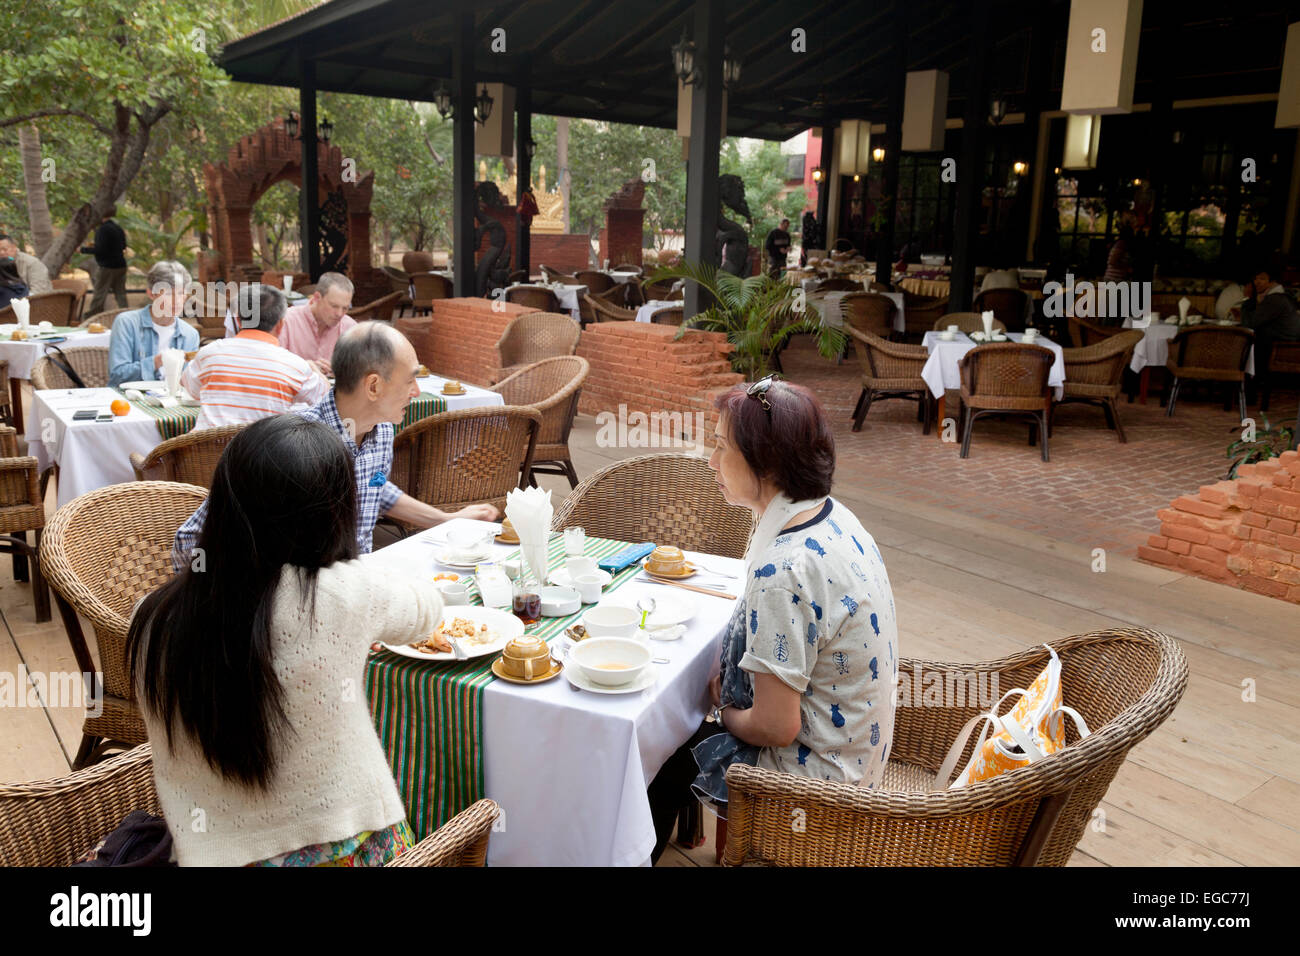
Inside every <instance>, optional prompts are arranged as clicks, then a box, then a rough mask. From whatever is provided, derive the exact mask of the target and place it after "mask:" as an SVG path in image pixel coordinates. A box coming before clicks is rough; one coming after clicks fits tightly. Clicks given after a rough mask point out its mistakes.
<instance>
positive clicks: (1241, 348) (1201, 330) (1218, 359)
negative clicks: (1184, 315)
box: [1169, 325, 1255, 378]
mask: <svg viewBox="0 0 1300 956" xmlns="http://www.w3.org/2000/svg"><path fill="white" fill-rule="evenodd" d="M1254 344H1255V333H1254V332H1253V331H1251V330H1250V329H1243V328H1233V327H1228V328H1224V327H1222V326H1213V325H1211V326H1199V327H1196V326H1194V327H1192V328H1188V329H1183V330H1182V331H1181V332H1179V333H1178V334H1177V335H1175V336H1174V338H1173V341H1171V342H1170V343H1169V358H1170V360H1171V361H1172V362H1173V364H1175V365H1177V366H1178V368H1179V369H1180V372H1179V374H1180V375H1185V376H1186V377H1188V378H1195V377H1196V374H1197V372H1198V371H1200V372H1210V373H1215V374H1214V377H1215V378H1222V377H1223V376H1225V375H1227V376H1231V377H1242V378H1244V377H1245V374H1246V359H1247V357H1248V356H1249V355H1250V349H1251V346H1253V345H1254Z"/></svg>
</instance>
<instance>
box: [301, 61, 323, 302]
mask: <svg viewBox="0 0 1300 956" xmlns="http://www.w3.org/2000/svg"><path fill="white" fill-rule="evenodd" d="M298 130H299V134H298V135H299V139H301V140H302V185H301V187H300V188H299V190H298V229H299V232H300V234H301V236H302V249H301V250H300V251H299V262H300V264H301V268H302V271H303V272H305V273H307V274H308V275H309V276H311V281H312V282H315V281H316V280H317V279H319V278H320V271H321V270H320V196H319V195H318V190H319V188H320V169H319V168H318V165H317V162H316V158H317V157H316V61H315V60H309V59H308V58H307V57H305V56H303V55H301V54H299V59H298Z"/></svg>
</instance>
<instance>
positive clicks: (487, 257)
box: [474, 182, 510, 298]
mask: <svg viewBox="0 0 1300 956" xmlns="http://www.w3.org/2000/svg"><path fill="white" fill-rule="evenodd" d="M504 205H505V202H504V200H502V198H501V191H500V190H499V189H497V187H496V184H495V183H492V182H481V183H478V184H476V185H475V186H474V221H475V222H477V223H479V225H478V226H477V227H476V228H475V230H474V248H475V249H477V248H478V247H479V245H480V244H481V243H482V242H483V237H484V236H485V235H486V236H487V237H488V247H487V250H486V251H485V252H484V253H483V257H482V258H481V259H479V261H478V268H477V269H476V270H475V272H474V290H475V293H476V294H477V295H478V296H480V297H482V298H486V297H487V295H488V293H489V292H491V291H492V289H494V288H500V287H501V286H503V285H505V284H506V282H507V281H508V279H509V275H510V255H509V253H507V252H506V230H505V227H504V226H503V225H501V223H500V222H498V221H497V220H496V219H494V218H492V217H491V216H489V215H488V214H487V213H486V212H485V210H486V209H489V208H490V209H499V208H501V207H502V206H504Z"/></svg>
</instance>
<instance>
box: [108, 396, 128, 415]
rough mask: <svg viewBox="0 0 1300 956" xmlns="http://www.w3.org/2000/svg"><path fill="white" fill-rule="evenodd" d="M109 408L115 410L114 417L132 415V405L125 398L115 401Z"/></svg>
mask: <svg viewBox="0 0 1300 956" xmlns="http://www.w3.org/2000/svg"><path fill="white" fill-rule="evenodd" d="M108 407H109V408H111V409H112V410H113V414H114V415H129V414H131V403H130V402H128V401H127V400H126V399H125V398H115V399H113V404H112V405H109V406H108Z"/></svg>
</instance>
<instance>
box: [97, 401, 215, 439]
mask: <svg viewBox="0 0 1300 956" xmlns="http://www.w3.org/2000/svg"><path fill="white" fill-rule="evenodd" d="M117 391H118V393H119V394H120V395H122V397H123V398H126V393H125V392H123V391H122V389H120V388H119V389H118V390H117ZM128 401H130V400H129V399H128ZM131 404H132V405H134V406H135V407H136V408H138V409H140V411H142V412H144V413H146V414H147V415H151V416H152V417H153V418H154V419H155V421H156V422H157V425H158V432H159V434H161V435H162V437H163V440H164V441H166V440H167V439H168V438H175V437H176V436H177V435H184V434H185V433H186V432H188V431H189V430H190V429H191V428H193V427H194V423H195V422H196V421H198V420H199V410H198V408H197V407H196V406H193V405H178V406H176V407H174V408H162V407H161V406H159V405H148V404H146V403H144V402H136V401H132V402H131Z"/></svg>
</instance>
